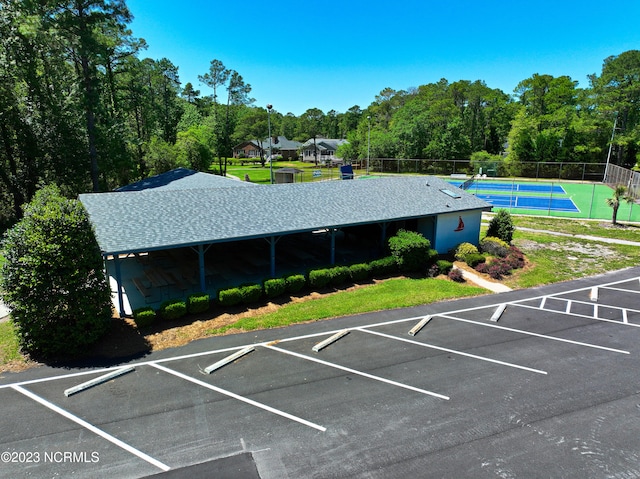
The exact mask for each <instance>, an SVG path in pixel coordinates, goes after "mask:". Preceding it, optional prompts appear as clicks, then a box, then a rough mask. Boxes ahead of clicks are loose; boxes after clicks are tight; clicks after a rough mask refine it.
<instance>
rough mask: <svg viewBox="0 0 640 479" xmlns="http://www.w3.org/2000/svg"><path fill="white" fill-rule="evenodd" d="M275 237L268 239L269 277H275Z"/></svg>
mask: <svg viewBox="0 0 640 479" xmlns="http://www.w3.org/2000/svg"><path fill="white" fill-rule="evenodd" d="M276 242H277V240H276V237H275V236H272V237H271V238H269V263H270V264H271V277H272V278H275V276H276Z"/></svg>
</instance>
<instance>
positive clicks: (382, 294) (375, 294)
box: [208, 278, 487, 335]
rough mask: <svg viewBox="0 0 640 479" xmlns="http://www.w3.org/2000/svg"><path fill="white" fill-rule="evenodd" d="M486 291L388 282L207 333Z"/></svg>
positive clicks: (430, 281) (427, 281)
mask: <svg viewBox="0 0 640 479" xmlns="http://www.w3.org/2000/svg"><path fill="white" fill-rule="evenodd" d="M486 292H487V291H486V290H485V289H483V288H478V287H475V286H471V285H468V284H460V283H454V282H453V281H448V280H442V279H436V278H423V279H390V280H387V281H384V282H382V283H378V284H375V285H372V286H367V287H364V288H360V289H356V290H352V291H345V292H341V293H337V294H334V295H330V296H324V297H322V298H319V299H315V300H309V301H305V302H303V303H291V304H287V305H285V306H283V307H282V308H280V309H278V310H277V311H274V312H273V313H268V314H265V315H262V316H258V317H252V318H244V319H241V320H239V321H237V322H236V323H234V324H232V325H228V326H224V327H222V328H217V329H213V330H210V331H208V333H209V334H212V335H213V334H221V333H224V332H225V331H227V330H229V329H240V330H243V331H252V330H255V329H268V328H278V327H282V326H287V325H290V324H295V323H300V322H305V321H310V320H319V319H327V318H333V317H338V316H346V315H352V314H358V313H366V312H372V311H381V310H388V309H396V308H406V307H410V306H417V305H421V304H428V303H433V302H437V301H442V300H445V299H452V298H461V297H468V296H476V295H480V294H486Z"/></svg>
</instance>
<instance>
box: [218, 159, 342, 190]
mask: <svg viewBox="0 0 640 479" xmlns="http://www.w3.org/2000/svg"><path fill="white" fill-rule="evenodd" d="M230 161H231V162H232V164H230V165H227V176H235V177H237V178H240V179H241V180H244V178H245V175H249V180H250V181H251V182H252V183H262V184H269V183H270V179H269V178H270V169H269V163H266V164H265V166H264V167H262V166H261V165H260V163H257V164H252V163H249V162H247V160H246V159H245V160H244V161H245V164H244V165H242V164H241V160H239V159H232V160H230ZM213 166H214V167H215V165H213ZM280 168H297V169H299V170H302V173H301V174H297V175H296V177H295V182H296V183H297V182H299V181H302V182H310V181H319V180H326V179H335V178H338V176H339V174H340V170H339V169H338V168H325V167H318V166H316V165H314V164H313V163H303V162H302V161H274V162H273V171H276V170H278V169H280ZM314 171H319V172H320V173H321V176H314V175H313V172H314Z"/></svg>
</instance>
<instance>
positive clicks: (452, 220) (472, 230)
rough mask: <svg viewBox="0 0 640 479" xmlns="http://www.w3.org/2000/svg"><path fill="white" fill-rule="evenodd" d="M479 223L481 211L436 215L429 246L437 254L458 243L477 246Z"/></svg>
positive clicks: (443, 252)
mask: <svg viewBox="0 0 640 479" xmlns="http://www.w3.org/2000/svg"><path fill="white" fill-rule="evenodd" d="M481 221H482V211H481V210H478V211H462V212H460V211H459V212H454V213H448V214H441V215H438V217H437V219H436V225H435V240H432V241H431V246H432V247H433V248H434V249H436V250H438V253H440V254H445V253H447V252H448V251H450V250H452V249H454V248H455V247H456V246H458V245H459V244H460V243H471V244H474V245H477V244H478V241H479V236H480V223H481ZM423 234H424V233H423ZM425 236H426V235H425Z"/></svg>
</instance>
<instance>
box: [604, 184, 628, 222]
mask: <svg viewBox="0 0 640 479" xmlns="http://www.w3.org/2000/svg"><path fill="white" fill-rule="evenodd" d="M621 201H625V202H627V203H628V204H631V203H633V201H634V198H633V196H629V195H627V187H626V186H624V185H617V186H616V187H615V188H614V190H613V196H612V197H611V198H607V205H609V206H610V207H611V208H612V209H613V216H612V219H611V222H612V223H613V224H614V225H617V224H618V222H617V218H618V208H620V203H621Z"/></svg>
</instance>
